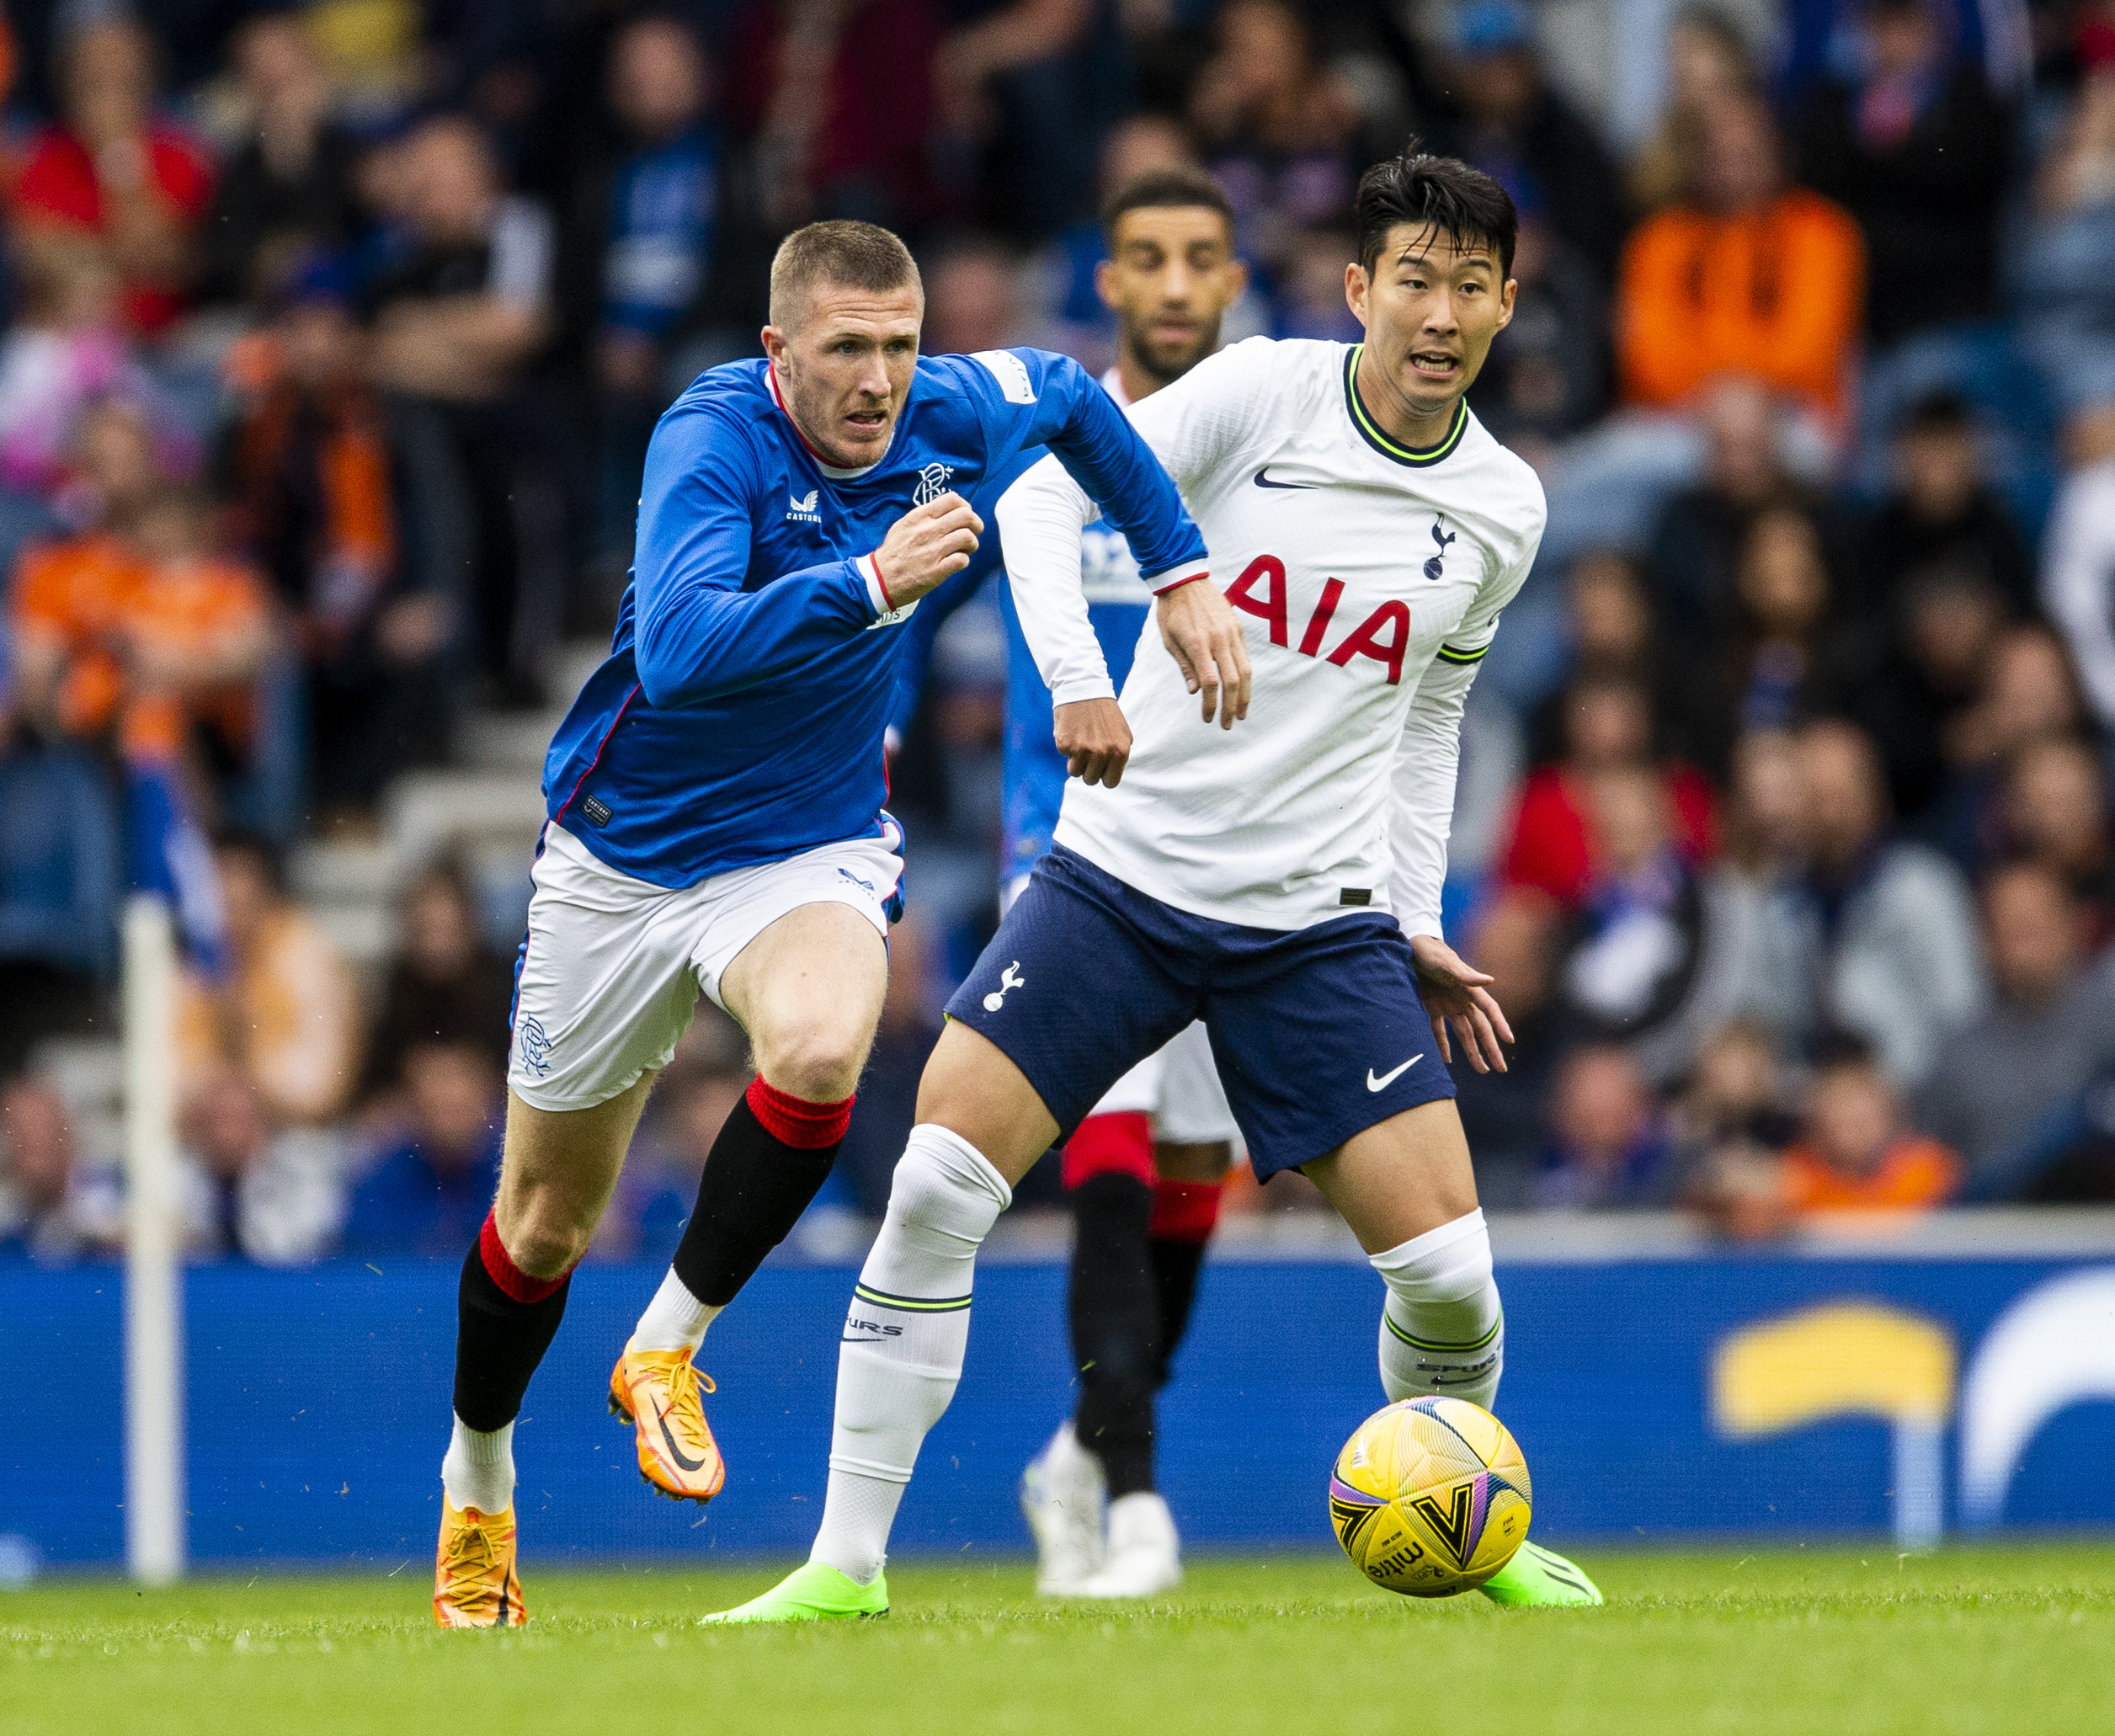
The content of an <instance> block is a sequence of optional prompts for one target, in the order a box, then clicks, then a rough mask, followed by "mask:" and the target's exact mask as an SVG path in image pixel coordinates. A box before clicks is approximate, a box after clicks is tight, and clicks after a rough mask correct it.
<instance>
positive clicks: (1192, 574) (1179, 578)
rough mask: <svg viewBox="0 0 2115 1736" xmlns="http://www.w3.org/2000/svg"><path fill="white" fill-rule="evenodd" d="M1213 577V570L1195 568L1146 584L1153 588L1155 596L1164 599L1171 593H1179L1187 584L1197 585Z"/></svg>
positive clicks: (1152, 579)
mask: <svg viewBox="0 0 2115 1736" xmlns="http://www.w3.org/2000/svg"><path fill="white" fill-rule="evenodd" d="M1211 577H1212V569H1211V568H1210V567H1191V568H1190V569H1189V570H1188V571H1187V572H1174V573H1170V574H1164V575H1162V576H1161V577H1159V578H1149V579H1148V580H1147V581H1146V583H1148V584H1149V585H1151V586H1152V587H1153V595H1154V596H1156V597H1164V596H1166V595H1167V594H1168V593H1169V592H1170V591H1179V590H1180V589H1181V588H1183V587H1184V586H1185V585H1186V584H1195V583H1196V582H1197V581H1198V580H1199V579H1201V578H1211Z"/></svg>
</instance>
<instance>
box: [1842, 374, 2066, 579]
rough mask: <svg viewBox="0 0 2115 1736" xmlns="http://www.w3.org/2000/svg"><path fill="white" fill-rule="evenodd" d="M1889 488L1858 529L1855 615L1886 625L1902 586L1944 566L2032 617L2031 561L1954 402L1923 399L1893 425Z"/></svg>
mask: <svg viewBox="0 0 2115 1736" xmlns="http://www.w3.org/2000/svg"><path fill="white" fill-rule="evenodd" d="M1892 456H1893V459H1894V488H1893V490H1892V491H1891V492H1890V493H1889V495H1888V498H1886V499H1885V500H1884V501H1883V502H1882V503H1881V504H1880V506H1879V507H1878V509H1876V510H1875V511H1874V512H1873V514H1872V515H1871V516H1870V517H1868V518H1867V519H1866V521H1865V523H1864V525H1862V527H1861V528H1860V530H1859V535H1858V550H1857V574H1858V590H1857V599H1856V601H1857V606H1858V608H1859V609H1860V610H1863V611H1865V612H1867V613H1869V614H1873V615H1882V616H1884V615H1886V614H1887V612H1888V611H1889V610H1890V609H1891V608H1892V607H1893V605H1894V602H1895V600H1896V599H1897V597H1898V595H1899V593H1900V591H1901V588H1902V587H1903V584H1904V583H1905V581H1906V580H1907V578H1909V576H1910V574H1911V573H1913V572H1917V571H1919V570H1920V569H1922V568H1926V567H1934V566H1938V565H1942V564H1943V565H1947V566H1951V567H1963V568H1973V569H1974V570H1976V571H1978V572H1982V573H1983V574H1984V576H1986V577H1987V578H1989V579H1990V583H1992V584H1993V585H1995V587H1996V588H1997V589H1998V591H1999V593H2000V594H2001V595H2002V596H2003V597H2004V598H2005V599H2006V602H2007V604H2009V605H2010V607H2011V609H2012V610H2014V611H2015V612H2016V613H2019V614H2022V615H2027V614H2032V613H2033V611H2034V609H2035V591H2034V556H2033V554H2032V551H2030V550H2029V549H2028V547H2027V539H2026V538H2025V537H2024V536H2022V535H2021V534H2020V528H2019V525H2018V524H2017V522H2016V520H2015V519H2013V517H2012V514H2011V511H2010V509H2007V507H2006V504H2005V503H2004V502H2003V501H2002V500H2000V498H1998V496H1997V493H1996V491H1995V489H1993V488H1992V487H1990V482H1989V480H1988V478H1987V477H1986V476H1985V474H1984V461H1983V454H1982V450H1981V448H1980V447H1979V445H1978V443H1977V440H1976V432H1975V423H1974V418H1973V416H1972V414H1971V413H1970V411H1969V409H1968V404H1967V402H1965V401H1964V400H1963V398H1962V397H1960V395H1959V394H1958V393H1957V392H1953V391H1933V392H1929V393H1926V395H1925V396H1924V397H1921V398H1919V399H1918V400H1917V401H1916V402H1915V403H1913V404H1912V405H1911V406H1910V408H1909V410H1908V412H1907V413H1905V415H1904V417H1903V418H1902V419H1901V421H1900V422H1899V423H1897V424H1896V425H1895V429H1894V443H1893V454H1892Z"/></svg>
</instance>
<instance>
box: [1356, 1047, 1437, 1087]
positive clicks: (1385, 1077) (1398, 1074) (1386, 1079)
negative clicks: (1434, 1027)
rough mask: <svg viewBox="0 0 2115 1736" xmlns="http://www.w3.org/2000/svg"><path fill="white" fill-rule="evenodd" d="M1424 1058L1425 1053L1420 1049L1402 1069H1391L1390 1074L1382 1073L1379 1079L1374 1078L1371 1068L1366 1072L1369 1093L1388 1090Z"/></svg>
mask: <svg viewBox="0 0 2115 1736" xmlns="http://www.w3.org/2000/svg"><path fill="white" fill-rule="evenodd" d="M1424 1058H1425V1051H1424V1050H1422V1049H1420V1050H1419V1051H1418V1052H1417V1053H1416V1054H1414V1055H1413V1056H1411V1057H1410V1058H1409V1060H1408V1061H1405V1062H1404V1063H1403V1064H1402V1065H1401V1066H1400V1067H1395V1068H1389V1069H1388V1072H1386V1073H1382V1075H1381V1076H1380V1078H1374V1077H1373V1069H1372V1068H1370V1067H1369V1068H1366V1089H1367V1090H1369V1091H1385V1090H1387V1089H1388V1087H1389V1086H1390V1085H1392V1084H1394V1083H1395V1082H1396V1081H1397V1080H1398V1079H1399V1078H1402V1077H1403V1075H1404V1073H1408V1072H1409V1070H1410V1069H1411V1068H1414V1067H1415V1066H1416V1065H1417V1064H1418V1062H1420V1061H1422V1060H1423V1059H1424Z"/></svg>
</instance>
